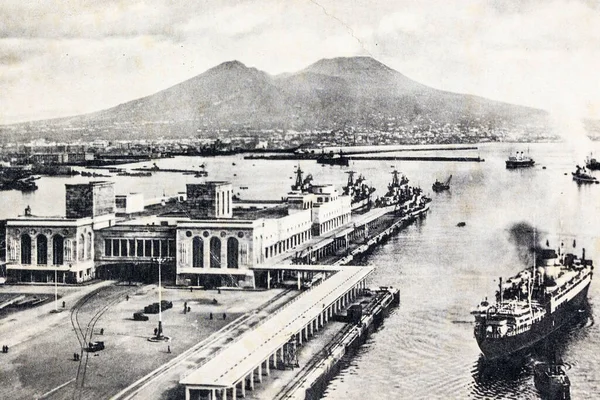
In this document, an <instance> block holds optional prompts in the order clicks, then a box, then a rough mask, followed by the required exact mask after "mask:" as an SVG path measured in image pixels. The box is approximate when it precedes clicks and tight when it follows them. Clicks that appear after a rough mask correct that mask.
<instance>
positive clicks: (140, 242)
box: [137, 239, 144, 257]
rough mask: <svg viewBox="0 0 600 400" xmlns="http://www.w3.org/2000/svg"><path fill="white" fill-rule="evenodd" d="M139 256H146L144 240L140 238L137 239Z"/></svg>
mask: <svg viewBox="0 0 600 400" xmlns="http://www.w3.org/2000/svg"><path fill="white" fill-rule="evenodd" d="M137 256H138V257H143V256H144V241H143V240H140V239H138V240H137Z"/></svg>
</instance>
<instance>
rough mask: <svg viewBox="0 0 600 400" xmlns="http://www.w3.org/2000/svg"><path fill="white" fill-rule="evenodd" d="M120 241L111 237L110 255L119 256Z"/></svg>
mask: <svg viewBox="0 0 600 400" xmlns="http://www.w3.org/2000/svg"><path fill="white" fill-rule="evenodd" d="M120 244H121V242H120V241H119V239H113V241H112V246H113V252H112V255H113V256H114V257H119V255H120V254H121V246H120Z"/></svg>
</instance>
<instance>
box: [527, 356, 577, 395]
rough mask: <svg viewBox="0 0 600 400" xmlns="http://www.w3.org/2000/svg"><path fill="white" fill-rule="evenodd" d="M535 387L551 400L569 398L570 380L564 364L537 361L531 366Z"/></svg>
mask: <svg viewBox="0 0 600 400" xmlns="http://www.w3.org/2000/svg"><path fill="white" fill-rule="evenodd" d="M533 383H534V384H535V388H536V389H537V390H538V391H539V392H540V393H541V394H542V395H543V396H544V397H545V398H548V399H551V400H555V399H556V400H571V381H570V380H569V377H568V376H567V373H566V368H565V366H564V364H561V363H557V362H552V363H538V364H536V365H534V367H533Z"/></svg>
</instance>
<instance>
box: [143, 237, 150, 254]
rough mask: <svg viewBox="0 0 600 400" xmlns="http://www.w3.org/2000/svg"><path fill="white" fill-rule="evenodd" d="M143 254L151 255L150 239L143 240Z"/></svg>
mask: <svg viewBox="0 0 600 400" xmlns="http://www.w3.org/2000/svg"><path fill="white" fill-rule="evenodd" d="M144 256H145V257H152V240H148V239H146V240H144Z"/></svg>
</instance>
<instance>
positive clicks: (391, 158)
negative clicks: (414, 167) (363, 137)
mask: <svg viewBox="0 0 600 400" xmlns="http://www.w3.org/2000/svg"><path fill="white" fill-rule="evenodd" d="M319 157H320V155H318V154H316V155H315V154H312V155H303V154H269V155H262V154H261V155H257V154H253V155H249V156H245V157H244V159H247V160H299V161H300V160H314V161H317V159H318V158H319ZM344 158H346V159H348V160H350V161H458V162H484V161H485V159H483V158H481V157H463V156H455V157H441V156H360V157H355V156H348V155H347V154H344Z"/></svg>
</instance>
